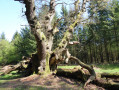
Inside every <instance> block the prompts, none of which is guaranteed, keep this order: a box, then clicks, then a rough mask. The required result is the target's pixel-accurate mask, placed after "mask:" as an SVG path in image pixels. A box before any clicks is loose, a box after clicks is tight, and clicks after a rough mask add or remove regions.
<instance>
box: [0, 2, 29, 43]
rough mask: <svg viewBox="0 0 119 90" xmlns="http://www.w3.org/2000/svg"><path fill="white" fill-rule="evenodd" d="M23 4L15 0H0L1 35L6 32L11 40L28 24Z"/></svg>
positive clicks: (7, 37)
mask: <svg viewBox="0 0 119 90" xmlns="http://www.w3.org/2000/svg"><path fill="white" fill-rule="evenodd" d="M22 7H23V5H22V4H21V3H19V2H17V1H14V0H0V35H1V33H2V32H4V33H5V36H6V39H7V40H9V41H11V40H12V37H13V35H14V33H15V32H16V31H18V32H20V30H21V28H23V27H24V26H22V25H28V24H27V20H26V19H25V16H24V17H23V15H24V14H23V13H22Z"/></svg>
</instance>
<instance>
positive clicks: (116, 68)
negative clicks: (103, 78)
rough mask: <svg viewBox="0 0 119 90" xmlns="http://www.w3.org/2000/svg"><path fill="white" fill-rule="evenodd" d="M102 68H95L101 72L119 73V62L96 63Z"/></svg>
mask: <svg viewBox="0 0 119 90" xmlns="http://www.w3.org/2000/svg"><path fill="white" fill-rule="evenodd" d="M96 67H99V68H100V69H95V71H96V72H99V73H119V64H102V65H96Z"/></svg>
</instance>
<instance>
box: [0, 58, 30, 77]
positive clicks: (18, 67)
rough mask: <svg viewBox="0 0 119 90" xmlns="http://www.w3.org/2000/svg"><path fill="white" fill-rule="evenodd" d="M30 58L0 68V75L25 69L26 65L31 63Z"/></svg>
mask: <svg viewBox="0 0 119 90" xmlns="http://www.w3.org/2000/svg"><path fill="white" fill-rule="evenodd" d="M29 61H30V60H24V61H21V62H19V63H18V64H16V65H7V66H4V67H3V68H2V69H1V70H0V75H5V74H9V73H10V72H12V71H15V70H18V72H20V71H23V70H25V65H27V64H28V63H29Z"/></svg>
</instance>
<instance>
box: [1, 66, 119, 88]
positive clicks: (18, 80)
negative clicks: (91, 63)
mask: <svg viewBox="0 0 119 90" xmlns="http://www.w3.org/2000/svg"><path fill="white" fill-rule="evenodd" d="M96 66H97V65H96ZM74 67H75V66H59V67H58V68H68V69H69V68H71V69H72V68H74ZM94 69H95V71H96V72H98V73H102V72H107V73H110V72H112V71H113V72H114V73H115V72H119V64H116V65H112V64H107V65H98V67H95V68H94ZM83 85H84V83H83V82H82V81H78V80H74V79H69V78H66V77H59V76H55V75H49V76H47V77H42V76H40V75H36V74H33V75H31V76H28V77H22V76H21V75H20V74H17V73H16V71H13V72H11V73H10V74H7V75H4V76H0V90H84V89H83ZM85 90H105V89H104V88H102V87H98V86H96V85H94V84H89V85H87V87H86V88H85Z"/></svg>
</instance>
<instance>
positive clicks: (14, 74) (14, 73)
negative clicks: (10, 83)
mask: <svg viewBox="0 0 119 90" xmlns="http://www.w3.org/2000/svg"><path fill="white" fill-rule="evenodd" d="M21 77H23V75H22V74H21V73H19V74H18V73H17V71H12V72H11V73H9V74H6V75H2V76H0V80H11V79H17V78H21Z"/></svg>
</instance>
